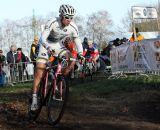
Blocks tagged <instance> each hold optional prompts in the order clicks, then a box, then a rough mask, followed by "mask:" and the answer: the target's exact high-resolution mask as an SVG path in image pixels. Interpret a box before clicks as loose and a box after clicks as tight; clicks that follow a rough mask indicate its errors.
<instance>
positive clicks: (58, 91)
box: [47, 76, 69, 125]
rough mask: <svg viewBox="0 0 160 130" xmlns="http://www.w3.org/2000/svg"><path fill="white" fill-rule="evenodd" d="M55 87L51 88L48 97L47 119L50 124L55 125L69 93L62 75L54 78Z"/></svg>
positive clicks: (61, 114) (60, 116) (61, 113)
mask: <svg viewBox="0 0 160 130" xmlns="http://www.w3.org/2000/svg"><path fill="white" fill-rule="evenodd" d="M56 82H57V83H56V87H54V88H55V89H54V88H53V89H51V91H50V95H49V99H48V104H47V108H48V121H49V123H50V124H51V125H56V124H57V123H59V121H60V120H61V118H62V116H63V113H64V110H65V107H66V103H67V98H68V93H69V86H68V84H67V83H66V81H65V79H64V77H63V76H60V77H58V79H57V80H56Z"/></svg>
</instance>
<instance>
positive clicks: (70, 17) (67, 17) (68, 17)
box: [64, 16, 73, 20]
mask: <svg viewBox="0 0 160 130" xmlns="http://www.w3.org/2000/svg"><path fill="white" fill-rule="evenodd" d="M64 18H65V19H71V20H72V19H73V17H72V16H65V17H64Z"/></svg>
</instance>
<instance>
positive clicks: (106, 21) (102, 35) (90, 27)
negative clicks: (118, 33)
mask: <svg viewBox="0 0 160 130" xmlns="http://www.w3.org/2000/svg"><path fill="white" fill-rule="evenodd" d="M112 25H113V22H112V20H111V19H110V16H109V14H108V12H107V11H98V12H96V13H93V14H91V15H90V16H88V20H87V31H88V36H89V38H91V39H93V41H94V42H96V43H97V44H98V46H99V48H100V49H101V48H102V44H103V42H106V41H108V39H109V37H110V36H111V35H113V34H114V33H113V32H112V31H110V29H111V27H112Z"/></svg>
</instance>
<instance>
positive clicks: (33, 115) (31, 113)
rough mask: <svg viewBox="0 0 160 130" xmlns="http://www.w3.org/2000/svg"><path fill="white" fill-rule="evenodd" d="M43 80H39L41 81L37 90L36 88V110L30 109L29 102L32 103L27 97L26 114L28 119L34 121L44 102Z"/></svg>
mask: <svg viewBox="0 0 160 130" xmlns="http://www.w3.org/2000/svg"><path fill="white" fill-rule="evenodd" d="M43 92H44V81H43V80H41V82H40V83H39V90H38V93H37V98H38V106H39V107H38V110H36V111H31V109H30V106H31V103H32V98H30V99H29V108H28V109H29V110H28V116H29V120H32V121H35V120H36V119H37V118H38V116H39V114H40V112H41V109H42V106H43V104H44V95H43V94H44V93H43Z"/></svg>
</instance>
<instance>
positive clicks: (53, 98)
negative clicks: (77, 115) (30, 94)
mask: <svg viewBox="0 0 160 130" xmlns="http://www.w3.org/2000/svg"><path fill="white" fill-rule="evenodd" d="M65 53H66V52H65ZM54 58H55V59H56V60H55V61H54V62H53V63H54V64H51V62H48V64H47V67H46V69H45V72H44V73H43V77H42V80H41V81H40V83H39V85H38V87H39V90H38V93H37V96H38V105H39V108H38V110H37V111H36V112H32V111H31V110H30V105H31V102H32V100H31V99H30V101H29V110H28V115H29V119H30V120H33V121H35V120H36V119H37V118H38V116H39V114H40V112H41V109H42V107H43V106H46V107H47V117H48V122H49V124H51V125H56V124H57V123H59V122H60V120H61V118H62V116H63V114H64V110H65V107H66V103H67V99H68V93H69V86H68V83H67V81H66V78H65V76H63V74H62V68H65V67H67V66H68V59H66V58H64V57H60V56H58V57H54ZM56 62H57V64H56V65H55V63H56Z"/></svg>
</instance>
